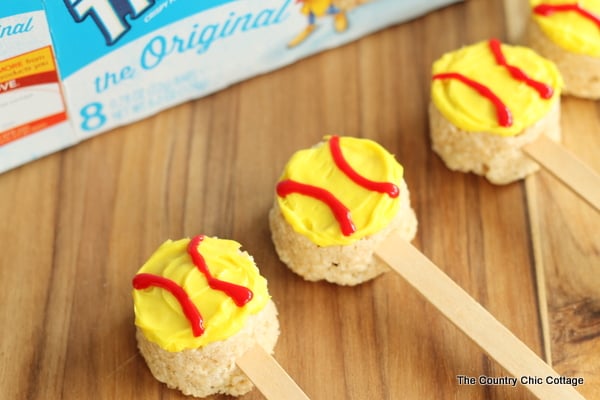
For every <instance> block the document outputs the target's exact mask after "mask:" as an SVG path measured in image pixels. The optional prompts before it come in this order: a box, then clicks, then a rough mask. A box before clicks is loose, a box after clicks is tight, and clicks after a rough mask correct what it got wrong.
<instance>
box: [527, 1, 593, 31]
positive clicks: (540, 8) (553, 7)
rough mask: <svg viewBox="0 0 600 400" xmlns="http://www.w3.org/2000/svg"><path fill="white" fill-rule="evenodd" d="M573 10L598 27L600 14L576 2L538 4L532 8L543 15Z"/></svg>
mask: <svg viewBox="0 0 600 400" xmlns="http://www.w3.org/2000/svg"><path fill="white" fill-rule="evenodd" d="M567 11H574V12H576V13H578V14H579V15H581V16H582V17H583V18H586V19H588V20H590V21H592V22H593V23H595V24H596V26H597V27H598V29H600V16H598V15H596V14H594V13H592V12H590V11H588V10H586V9H585V8H583V7H581V6H580V5H579V4H577V3H565V4H540V5H537V6H535V7H534V8H533V12H534V13H536V14H538V15H543V16H544V17H548V16H550V15H552V14H554V13H555V12H567Z"/></svg>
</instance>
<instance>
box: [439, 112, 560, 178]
mask: <svg viewBox="0 0 600 400" xmlns="http://www.w3.org/2000/svg"><path fill="white" fill-rule="evenodd" d="M429 129H430V134H431V146H432V148H433V150H434V151H435V152H436V153H437V154H438V155H439V156H440V157H441V158H442V160H443V161H444V163H445V164H446V166H447V167H448V168H449V169H451V170H453V171H461V172H473V173H475V174H477V175H482V176H485V177H486V178H487V179H488V180H489V181H490V182H491V183H494V184H496V185H502V184H507V183H510V182H513V181H516V180H519V179H522V178H524V177H525V176H527V175H529V174H531V173H533V172H535V171H537V170H538V169H539V165H538V164H537V163H536V162H534V161H532V160H531V159H530V158H529V157H527V156H526V155H525V154H524V153H523V151H522V150H521V147H523V146H524V145H526V144H528V143H531V142H533V141H535V140H536V139H537V138H538V137H539V136H540V135H543V134H545V135H546V136H548V137H549V138H550V139H552V140H554V141H557V142H558V141H560V102H556V106H555V107H553V108H552V109H551V110H550V112H548V114H546V115H545V116H544V117H543V118H542V119H540V120H539V121H538V122H536V123H535V124H533V125H532V126H530V127H529V128H527V129H525V130H524V131H523V132H521V133H520V134H518V135H516V136H510V137H504V136H500V135H496V134H493V133H488V132H466V131H463V130H462V129H459V128H457V127H456V126H454V125H453V124H452V123H451V122H449V121H448V120H447V119H446V118H444V116H443V115H442V114H441V113H440V112H439V111H438V109H437V107H435V105H434V104H433V102H431V103H430V104H429Z"/></svg>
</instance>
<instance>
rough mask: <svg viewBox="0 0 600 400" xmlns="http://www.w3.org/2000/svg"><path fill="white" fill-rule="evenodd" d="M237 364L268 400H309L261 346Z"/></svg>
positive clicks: (248, 352)
mask: <svg viewBox="0 0 600 400" xmlns="http://www.w3.org/2000/svg"><path fill="white" fill-rule="evenodd" d="M236 364H237V366H238V367H240V369H241V370H242V371H243V372H244V373H245V374H246V375H247V376H248V378H249V379H250V380H251V381H252V383H254V385H256V387H257V388H258V390H259V391H260V392H261V393H262V394H263V396H265V398H266V399H267V400H281V399H286V400H309V397H308V396H307V395H306V394H305V393H304V392H303V391H302V389H300V387H299V386H298V384H297V383H296V382H294V380H293V379H292V378H291V377H290V376H289V375H288V374H287V372H285V370H284V369H283V368H282V367H281V365H279V363H278V362H277V361H276V360H275V359H274V358H273V357H272V356H271V355H270V354H269V353H267V352H266V351H265V349H263V348H262V347H261V346H260V345H258V344H256V345H254V346H253V347H252V348H251V349H250V350H248V351H247V352H246V353H244V354H243V355H242V356H241V357H240V358H238V359H237V360H236Z"/></svg>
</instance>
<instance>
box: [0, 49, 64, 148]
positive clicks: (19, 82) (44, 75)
mask: <svg viewBox="0 0 600 400" xmlns="http://www.w3.org/2000/svg"><path fill="white" fill-rule="evenodd" d="M0 114H1V115H2V116H3V118H2V120H0V146H2V145H5V144H7V143H10V142H12V141H15V140H17V139H20V138H23V137H25V136H28V135H30V134H32V133H35V132H39V131H41V130H43V129H46V128H48V127H51V126H53V125H56V124H58V123H60V122H63V121H66V119H67V113H66V110H65V104H64V100H63V96H62V92H61V90H60V86H59V78H58V73H57V71H56V64H55V62H54V57H53V55H52V49H51V48H50V47H43V48H41V49H38V50H34V51H31V52H28V53H24V54H21V55H18V56H16V57H12V58H9V59H7V60H3V61H0Z"/></svg>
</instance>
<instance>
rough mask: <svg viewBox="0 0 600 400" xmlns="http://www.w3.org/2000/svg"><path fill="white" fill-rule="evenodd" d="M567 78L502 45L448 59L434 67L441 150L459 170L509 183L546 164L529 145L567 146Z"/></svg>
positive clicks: (485, 44)
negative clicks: (544, 140)
mask: <svg viewBox="0 0 600 400" xmlns="http://www.w3.org/2000/svg"><path fill="white" fill-rule="evenodd" d="M561 88H562V78H561V76H560V73H559V72H558V69H557V68H556V66H555V65H554V64H553V63H552V62H550V61H548V60H546V59H544V58H543V57H541V56H539V55H538V54H536V53H535V52H534V51H533V50H530V49H528V48H525V47H519V46H508V45H505V44H502V43H500V42H499V41H498V40H496V39H492V40H489V41H482V42H479V43H476V44H473V45H470V46H466V47H463V48H461V49H458V50H456V51H452V52H449V53H447V54H444V55H443V56H442V57H441V58H440V59H438V60H437V61H435V62H434V64H433V68H432V82H431V103H430V107H429V119H430V134H431V142H432V147H433V150H434V151H435V152H436V153H437V154H438V155H439V156H440V157H441V158H442V160H443V161H444V163H445V164H446V166H447V167H448V168H450V169H452V170H457V171H462V172H473V173H475V174H478V175H483V176H485V177H486V178H487V179H488V180H489V181H490V182H492V183H495V184H505V183H509V182H512V181H515V180H518V179H521V178H524V177H525V176H526V175H528V174H530V173H532V172H535V171H537V170H538V169H539V165H538V164H537V163H536V162H534V161H533V160H531V159H530V158H529V157H527V156H526V155H525V154H523V152H522V147H523V146H525V145H526V144H528V143H532V142H534V141H535V140H536V139H537V138H538V137H540V136H541V135H546V136H547V137H548V138H550V139H551V140H554V141H559V140H560V91H561Z"/></svg>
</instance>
